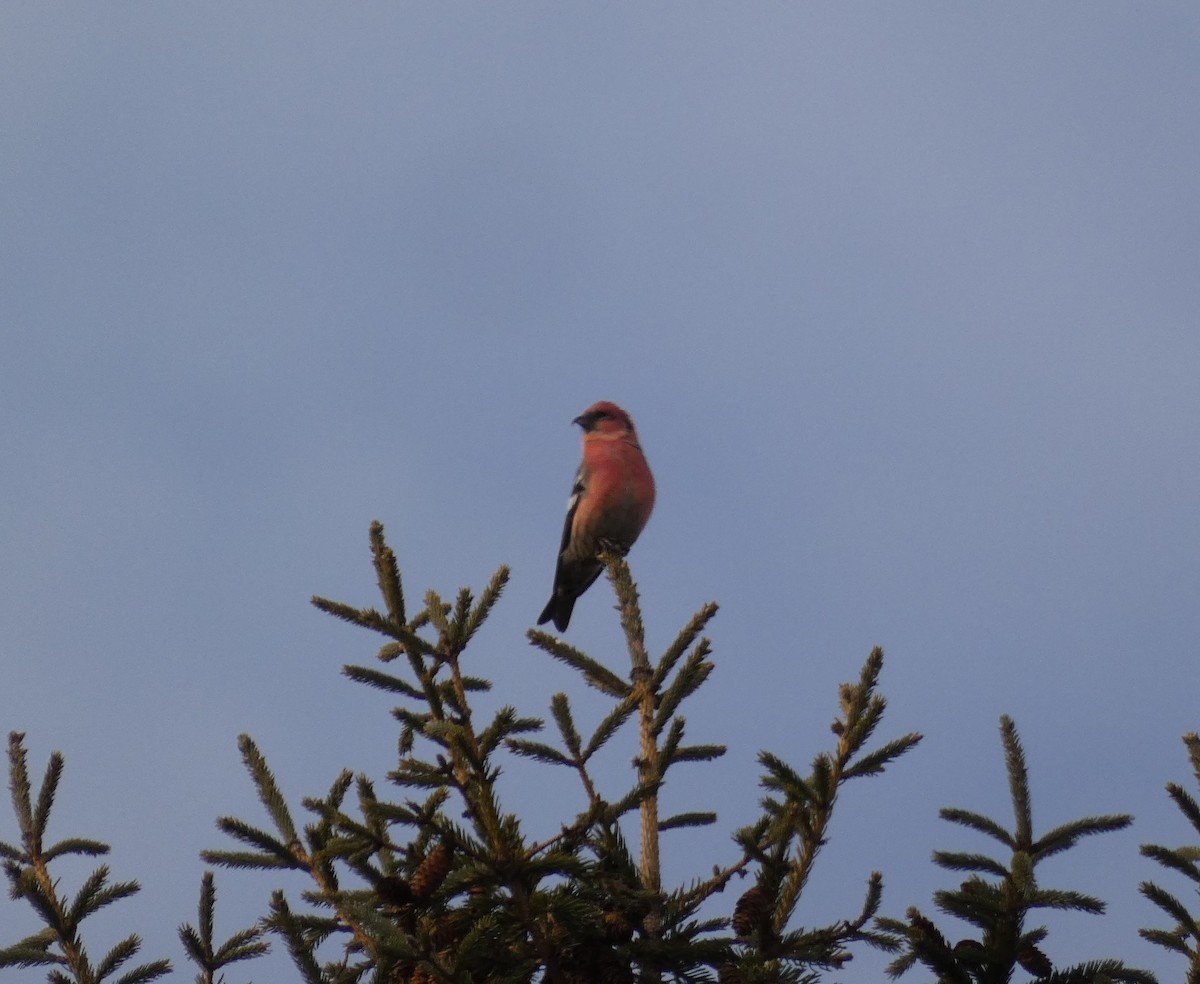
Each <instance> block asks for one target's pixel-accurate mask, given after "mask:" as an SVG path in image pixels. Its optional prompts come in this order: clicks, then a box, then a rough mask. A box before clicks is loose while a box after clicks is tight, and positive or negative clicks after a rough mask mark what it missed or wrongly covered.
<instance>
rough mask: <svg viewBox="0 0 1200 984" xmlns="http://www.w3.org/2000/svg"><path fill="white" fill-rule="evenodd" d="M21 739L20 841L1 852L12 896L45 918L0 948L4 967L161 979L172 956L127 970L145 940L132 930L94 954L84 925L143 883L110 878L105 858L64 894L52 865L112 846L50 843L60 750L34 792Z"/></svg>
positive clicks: (15, 768)
mask: <svg viewBox="0 0 1200 984" xmlns="http://www.w3.org/2000/svg"><path fill="white" fill-rule="evenodd" d="M24 741H25V736H24V734H22V733H20V732H17V731H14V732H11V733H10V734H9V736H8V774H9V789H10V790H11V792H12V805H13V812H14V813H15V814H16V817H17V826H18V828H19V829H20V832H21V840H20V843H19V844H7V843H4V842H2V841H0V857H2V858H3V859H4V873H5V874H6V875H7V876H8V884H9V892H10V894H11V896H12V897H13V898H14V899H21V900H23V901H25V902H28V903H29V905H30V906H31V907H32V908H33V910H34V912H36V913H37V916H38V918H39V919H40V920H41V921H42V922H43V923H44V924H45V925H44V927H43V928H42V929H41V930H39V931H38V932H36V933H33V934H32V935H30V936H26V937H25V938H24V939H22V940H19V941H18V942H16V943H14V944H12V945H10V946H6V947H4V948H3V949H0V968H5V967H48V968H50V969H49V970H48V972H47V975H46V980H47V981H49V982H51V984H104V982H112V984H144V982H148V981H154V980H158V978H160V977H162V976H163V975H164V974H166V973H167V972H168V971H170V969H171V962H170V961H169V960H155V961H152V962H150V963H144V964H138V965H137V966H135V967H132V968H130V969H127V970H124V972H123V973H122V969H123V968H124V967H125V966H126V964H127V963H128V962H129V961H130V960H132V959H133V958H134V957H135V956H137V953H138V951H139V950H140V949H141V947H142V941H141V939H140V938H139V937H138V936H137V934H135V933H131V934H130V935H129V936H126V937H125V938H124V939H122V940H120V941H119V942H117V943H115V944H114V945H113V946H112V947H111V948H110V949H109V951H108V952H107V953H106V954H105V955H104V956H103V957H101V958H100V960H99V961H93V959H92V957H91V956H90V955H89V952H88V948H87V946H86V944H85V943H84V940H83V938H82V936H81V935H80V932H79V927H80V924H81V923H82V922H83V921H84V920H85V919H87V918H88V917H89V916H91V915H94V914H95V913H97V912H99V911H100V910H101V909H104V908H106V907H108V906H110V905H112V904H113V903H114V902H118V901H120V900H121V899H125V898H128V897H129V896H131V895H135V894H137V892H138V891H139V886H138V883H137V882H135V881H126V882H111V881H109V870H108V865H104V864H102V865H100V866H99V867H98V868H96V869H95V870H94V871H93V872H92V873H91V874H90V875H89V876H88V877H87V878H86V879H84V882H83V884H82V885H80V887H79V890H78V891H77V892H76V893H75V896H74V898H69V897H67V896H65V895H64V894H63V893H62V891H61V885H60V881H59V879H58V878H57V877H56V876H55V875H53V874H51V865H52V864H53V863H54V862H56V861H57V860H58V859H60V858H64V857H70V856H72V855H77V856H80V857H99V856H100V855H103V854H107V853H108V845H107V844H103V843H101V842H100V841H95V840H89V839H87V838H83V837H69V838H66V839H64V840H60V841H58V842H57V843H54V844H47V843H46V835H47V831H48V829H49V825H50V814H51V811H52V810H53V807H54V796H55V794H56V793H57V792H58V783H59V780H60V779H61V778H62V772H63V764H64V762H63V757H62V755H60V754H59V753H58V752H54V753H52V754H51V756H50V761H49V763H48V764H47V766H46V774H45V776H44V778H43V779H42V784H41V786H40V787H39V789H38V792H37V797H36V799H35V797H34V795H33V786H32V784H31V783H30V779H29V769H28V764H27V755H26V752H25V744H24Z"/></svg>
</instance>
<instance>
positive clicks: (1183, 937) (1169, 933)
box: [1141, 732, 1200, 984]
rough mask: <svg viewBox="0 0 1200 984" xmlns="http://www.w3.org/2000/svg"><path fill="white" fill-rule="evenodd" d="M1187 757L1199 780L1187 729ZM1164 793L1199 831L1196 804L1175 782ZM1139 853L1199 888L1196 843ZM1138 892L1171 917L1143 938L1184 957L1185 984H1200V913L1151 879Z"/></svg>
mask: <svg viewBox="0 0 1200 984" xmlns="http://www.w3.org/2000/svg"><path fill="white" fill-rule="evenodd" d="M1183 743H1184V746H1185V747H1186V748H1187V753H1188V760H1189V761H1190V762H1191V764H1192V775H1194V776H1195V778H1196V782H1197V784H1200V735H1197V734H1196V733H1195V732H1190V733H1188V734H1186V735H1184V736H1183ZM1167 795H1168V796H1170V797H1171V800H1172V802H1174V804H1175V805H1176V806H1177V807H1179V810H1180V812H1181V813H1183V815H1184V816H1185V817H1187V820H1188V823H1190V824H1191V825H1192V829H1193V830H1194V831H1195V832H1196V834H1197V835H1200V804H1197V802H1196V800H1195V799H1194V798H1192V796H1190V795H1189V794H1188V792H1187V791H1186V790H1185V789H1184V788H1183V787H1182V786H1180V785H1179V784H1178V783H1174V782H1171V783H1167ZM1142 854H1143V855H1145V856H1146V857H1148V858H1151V859H1153V860H1154V861H1156V862H1157V863H1158V864H1160V865H1162V866H1163V867H1164V868H1166V869H1168V870H1169V871H1173V872H1175V873H1177V874H1181V875H1183V876H1184V877H1185V878H1187V879H1188V881H1190V882H1191V883H1192V886H1193V891H1195V890H1198V889H1200V863H1198V862H1200V844H1189V845H1185V846H1182V847H1163V846H1161V845H1159V844H1143V845H1142ZM1141 892H1142V894H1143V895H1144V896H1145V897H1146V898H1148V899H1149V900H1150V901H1151V902H1153V903H1154V904H1155V905H1156V906H1158V907H1159V908H1160V909H1162V910H1163V912H1165V913H1166V914H1167V915H1168V916H1170V917H1171V918H1172V919H1173V920H1175V925H1174V927H1173V928H1171V929H1169V930H1164V929H1143V930H1141V934H1142V936H1143V937H1144V938H1145V939H1148V940H1150V942H1152V943H1157V944H1158V945H1159V946H1163V947H1166V948H1167V949H1168V950H1171V951H1173V952H1175V953H1179V954H1182V955H1183V956H1184V957H1186V958H1187V976H1186V978H1185V980H1186V981H1187V984H1200V915H1193V914H1192V913H1191V912H1189V911H1188V908H1187V906H1186V905H1184V903H1183V902H1181V901H1180V900H1179V898H1178V896H1175V895H1173V894H1171V893H1170V892H1168V891H1167V890H1166V889H1165V888H1161V887H1160V886H1159V885H1157V884H1155V883H1154V882H1151V881H1145V882H1142V885H1141Z"/></svg>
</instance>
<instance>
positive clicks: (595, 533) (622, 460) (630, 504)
mask: <svg viewBox="0 0 1200 984" xmlns="http://www.w3.org/2000/svg"><path fill="white" fill-rule="evenodd" d="M572 423H575V424H578V425H579V426H580V427H582V428H583V460H582V461H581V462H580V464H579V471H578V472H576V474H575V484H574V486H573V487H572V489H571V497H570V499H568V500H567V519H566V522H565V523H564V525H563V534H562V546H560V547H559V551H558V562H557V564H556V565H555V568H554V590H553V592H552V593H551V595H550V601H549V602H547V603H546V607H545V609H544V610H543V611H542V614H541V617H540V618H539V619H538V625H545V624H546V623H547V622H549V621H551V620H553V622H554V626H555V628H557V629H558V631H559V632H565V631H566V629H567V625H568V624H569V623H570V621H571V612H572V610H573V609H574V608H575V602H576V601H577V600H578V598H579V596H580V595H582V594H583V593H584V592H585V591H587V589H588V588H590V587H591V586H592V584H593V582H595V580H596V578H598V577H599V576H600V572H601V571H602V570H603V569H604V565H603V564H602V563H601V561H600V556H599V555H600V552H601V551H602V550H605V549H611V550H616V551H618V552H620V553H621V555H622V556H624V555H625V554H626V553H628V552H629V548H630V547H632V546H633V544H634V541H635V540H637V538H638V536H639V534H640V533H641V532H642V530H643V529H644V528H645V526H646V521H647V520H648V519H649V518H650V512H651V510H653V509H654V476H653V475H652V474H650V466H649V465H648V464H646V457H645V455H644V454H642V446H641V444H640V443H638V436H637V430H636V429H635V428H634V426H633V420H632V419H630V416H629V414H627V413H626V412H625V411H624V410H622V409H621V408H620V407H619V406H617V405H616V404H615V403H610V402H609V401H608V400H601V401H600V402H599V403H593V404H592V405H591V406H590V407H588V408H587V409H586V410H584V411H583V413H581V414H580V415H579V416H578V417H576V418H575V419H574V420H573V421H572Z"/></svg>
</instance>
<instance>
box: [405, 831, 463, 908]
mask: <svg viewBox="0 0 1200 984" xmlns="http://www.w3.org/2000/svg"><path fill="white" fill-rule="evenodd" d="M453 860H454V848H452V847H451V846H450V844H449V843H448V842H447V841H444V840H443V841H439V842H438V846H437V847H435V848H434V849H433V850H432V851H430V852H429V853H428V854H426V855H425V860H424V861H422V862H421V866H420V867H419V868H417V873H416V874H415V875H413V876H412V881H411V882H409V888H410V890H411V891H412V895H413V899H414V901H416V902H427V901H429V897H430V896H431V895H433V893H434V892H436V891H437V890H438V889H439V888H440V887H441V885H442V882H444V881H445V880H446V876H447V875H448V874H450V863H451V862H452V861H453Z"/></svg>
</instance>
